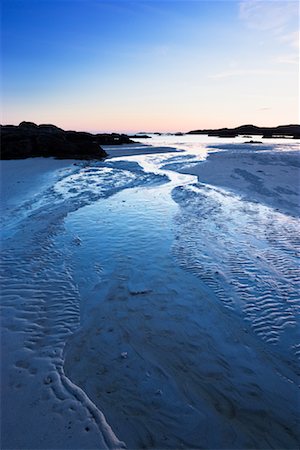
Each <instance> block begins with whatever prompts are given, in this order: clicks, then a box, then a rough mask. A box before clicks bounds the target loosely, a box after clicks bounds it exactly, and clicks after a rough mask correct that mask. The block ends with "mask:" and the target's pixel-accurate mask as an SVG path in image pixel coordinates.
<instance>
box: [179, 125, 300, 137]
mask: <svg viewBox="0 0 300 450" xmlns="http://www.w3.org/2000/svg"><path fill="white" fill-rule="evenodd" d="M187 134H207V135H209V136H217V137H236V136H239V135H251V136H253V135H259V136H263V137H264V138H271V137H283V136H284V137H290V138H294V139H299V137H300V125H280V126H278V127H257V126H255V125H242V126H240V127H236V128H219V129H216V130H211V129H204V130H194V131H189V132H188V133H187Z"/></svg>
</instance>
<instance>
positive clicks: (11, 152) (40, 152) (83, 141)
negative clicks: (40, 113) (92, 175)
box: [0, 122, 132, 159]
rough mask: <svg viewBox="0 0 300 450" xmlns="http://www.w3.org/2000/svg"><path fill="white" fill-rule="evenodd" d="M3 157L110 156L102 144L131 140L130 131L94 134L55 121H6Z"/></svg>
mask: <svg viewBox="0 0 300 450" xmlns="http://www.w3.org/2000/svg"><path fill="white" fill-rule="evenodd" d="M0 130H1V159H20V158H31V157H37V156H44V157H50V156H52V157H55V158H61V159H69V158H71V159H102V158H104V157H105V156H107V154H106V152H105V151H104V150H103V149H102V148H101V145H118V144H125V143H126V144H128V143H131V142H132V141H130V139H129V138H128V136H126V135H122V134H121V135H119V134H116V133H113V134H91V133H86V132H78V131H64V130H62V129H61V128H58V127H56V126H55V125H50V124H42V125H36V124H35V123H33V122H21V123H20V125H19V126H14V125H2V126H1V127H0Z"/></svg>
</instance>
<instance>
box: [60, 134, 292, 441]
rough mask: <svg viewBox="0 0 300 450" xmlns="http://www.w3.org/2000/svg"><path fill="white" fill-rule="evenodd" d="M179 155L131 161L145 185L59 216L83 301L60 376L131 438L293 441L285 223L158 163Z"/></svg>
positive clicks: (289, 282) (62, 244)
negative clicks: (147, 175)
mask: <svg viewBox="0 0 300 450" xmlns="http://www.w3.org/2000/svg"><path fill="white" fill-rule="evenodd" d="M160 145H161V143H160ZM168 145H170V142H168ZM193 145H194V144H193ZM185 158H186V160H191V159H193V158H195V155H194V154H193V153H192V152H190V153H189V154H183V155H179V154H177V155H176V154H169V155H168V154H161V155H147V156H144V157H142V156H138V157H132V158H129V159H130V160H131V161H132V162H134V161H135V162H138V163H139V164H140V166H141V167H142V168H143V169H144V170H145V171H147V172H150V173H151V174H152V175H151V176H152V182H153V183H152V184H151V183H149V184H147V185H145V184H143V182H142V178H140V183H139V182H137V184H135V185H134V186H133V187H132V188H131V189H127V190H121V191H120V192H118V193H117V194H116V195H114V196H111V197H108V198H106V199H102V200H99V201H97V202H93V203H91V204H90V205H88V206H86V207H84V208H81V209H78V210H77V211H75V212H73V213H72V214H70V215H69V216H68V218H67V219H66V221H65V230H66V231H65V233H64V234H62V235H60V236H59V237H58V238H57V239H58V240H57V242H58V244H59V245H60V247H62V248H64V247H65V248H66V249H67V250H66V260H67V263H68V265H69V266H70V267H71V268H72V276H73V279H74V280H75V281H76V284H77V286H78V289H79V292H80V298H81V305H80V308H81V327H80V328H79V330H78V331H77V333H76V334H74V335H73V336H72V337H71V338H70V339H69V341H68V344H67V346H66V350H65V371H66V374H67V375H68V377H69V378H70V379H71V380H72V381H73V382H75V383H76V384H77V385H79V386H80V387H81V388H82V389H83V390H84V391H85V392H86V393H87V394H88V396H89V397H90V398H91V399H92V401H93V402H94V403H95V404H96V405H97V406H98V408H99V409H100V410H102V411H103V412H104V414H105V416H106V418H107V420H108V422H109V423H110V425H111V426H112V428H113V430H114V432H115V433H116V434H117V436H118V437H119V438H120V439H122V440H124V441H125V442H126V443H127V445H128V447H129V448H295V447H296V446H297V416H298V402H297V387H296V369H297V366H296V354H297V348H296V342H297V340H296V332H297V327H296V324H297V314H298V309H297V303H296V297H297V292H299V290H298V289H299V288H298V287H297V285H296V282H297V277H298V266H297V264H296V260H295V258H296V255H295V251H296V247H295V246H296V242H295V231H296V226H297V222H296V220H295V219H293V218H290V217H287V216H284V215H282V214H280V213H278V212H276V211H273V210H272V209H270V208H267V207H265V206H261V205H258V204H256V205H255V204H251V203H248V202H245V201H243V200H241V199H240V198H239V197H237V196H235V195H233V194H228V193H226V192H225V191H222V190H221V189H216V188H214V187H212V186H205V185H201V184H199V183H196V179H195V177H193V176H189V175H183V174H177V173H176V172H171V171H167V170H165V167H166V164H168V163H172V164H174V163H175V164H176V163H178V164H180V163H182V162H183V161H184V160H185ZM113 164H114V166H113V169H112V170H110V171H108V172H107V170H106V169H105V171H104V173H106V174H109V177H108V178H107V183H113V180H114V175H115V171H118V170H120V168H122V170H124V161H123V160H122V158H119V160H115V161H114V162H113ZM118 164H119V165H120V166H119V168H118ZM163 166H164V169H162V167H163ZM127 169H128V167H127ZM127 169H126V170H127ZM99 170H100V169H99ZM101 170H102V169H101ZM129 171H130V169H129ZM131 171H132V174H133V175H127V174H126V173H125V178H126V177H127V178H128V179H130V178H131V176H133V177H135V179H138V178H139V177H140V176H142V175H141V173H139V174H138V176H137V175H136V172H135V171H136V167H135V168H134V166H132V167H131ZM120 175H121V176H122V173H121V172H119V176H120ZM166 175H167V177H168V180H169V181H168V182H166V181H167V179H166ZM81 176H83V177H86V178H87V179H88V178H89V176H90V174H89V173H88V171H87V172H86V173H84V174H81ZM93 176H94V175H93V174H92V177H93ZM105 176H106V175H105ZM155 177H159V179H160V184H159V185H158V184H157V183H155ZM161 177H165V178H161ZM162 180H163V181H165V183H164V184H161V181H162ZM84 183H85V181H84V180H83V184H84ZM128 187H131V186H130V185H129V186H128ZM75 238H76V239H79V241H78V242H79V243H80V244H79V245H72V242H74V239H75ZM195 275H196V276H195Z"/></svg>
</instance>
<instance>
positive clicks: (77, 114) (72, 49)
mask: <svg viewBox="0 0 300 450" xmlns="http://www.w3.org/2000/svg"><path fill="white" fill-rule="evenodd" d="M298 44H299V7H298V2H297V1H288V0H285V1H276V0H269V1H256V0H244V1H201V0H200V1H189V0H184V1H176V0H174V1H172V0H169V1H158V0H148V1H130V0H119V1H117V0H116V1H115V0H110V1H101V0H2V53H1V55H2V57H1V60H2V71H1V72H2V77H1V78H2V87H1V91H2V95H1V96H2V117H1V122H2V123H5V124H8V123H11V124H18V123H19V122H21V121H22V120H29V121H33V122H36V123H53V124H56V125H58V126H60V127H62V128H64V129H77V130H87V131H122V132H134V131H180V130H182V131H188V130H191V129H196V128H216V127H223V126H228V127H230V126H238V125H241V124H244V123H254V124H256V125H261V126H263V125H265V126H272V125H279V124H288V123H298V122H299V109H298V101H299V92H298V82H299V79H298V77H299V53H298V52H299V48H298Z"/></svg>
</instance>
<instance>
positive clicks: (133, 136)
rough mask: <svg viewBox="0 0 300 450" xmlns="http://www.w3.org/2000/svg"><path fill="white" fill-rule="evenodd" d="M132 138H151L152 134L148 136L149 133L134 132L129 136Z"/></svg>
mask: <svg viewBox="0 0 300 450" xmlns="http://www.w3.org/2000/svg"><path fill="white" fill-rule="evenodd" d="M129 137H130V139H150V138H151V136H148V134H139V133H138V134H134V135H130V136H129Z"/></svg>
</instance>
